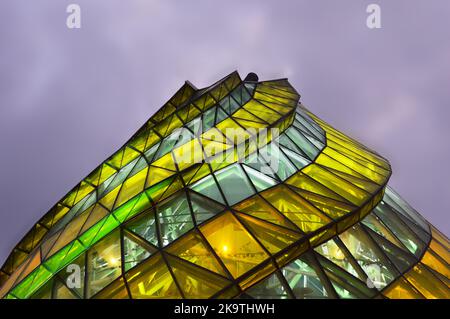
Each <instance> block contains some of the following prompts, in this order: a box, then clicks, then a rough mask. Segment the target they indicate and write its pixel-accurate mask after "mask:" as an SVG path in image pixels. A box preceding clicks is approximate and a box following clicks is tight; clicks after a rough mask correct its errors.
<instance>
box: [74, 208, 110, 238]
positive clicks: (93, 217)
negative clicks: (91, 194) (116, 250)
mask: <svg viewBox="0 0 450 319" xmlns="http://www.w3.org/2000/svg"><path fill="white" fill-rule="evenodd" d="M108 214H109V212H108V211H107V210H106V209H105V208H103V207H102V206H101V205H99V204H95V206H94V208H93V209H92V211H91V212H90V214H89V218H88V219H87V221H86V223H84V225H83V228H82V229H81V232H80V234H82V233H84V232H85V231H86V230H88V229H89V228H90V227H91V226H93V225H94V224H96V223H97V222H98V221H100V220H101V219H102V218H103V217H105V216H106V215H108Z"/></svg>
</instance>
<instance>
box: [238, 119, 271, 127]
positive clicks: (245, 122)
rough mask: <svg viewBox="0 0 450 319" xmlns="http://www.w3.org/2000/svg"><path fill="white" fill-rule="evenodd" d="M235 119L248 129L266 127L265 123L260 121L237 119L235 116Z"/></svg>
mask: <svg viewBox="0 0 450 319" xmlns="http://www.w3.org/2000/svg"><path fill="white" fill-rule="evenodd" d="M235 120H236V122H238V123H239V124H240V125H242V127H243V128H245V129H249V128H255V129H259V128H264V127H267V124H264V123H260V122H253V121H248V120H242V119H237V118H235Z"/></svg>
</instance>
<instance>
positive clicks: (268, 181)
mask: <svg viewBox="0 0 450 319" xmlns="http://www.w3.org/2000/svg"><path fill="white" fill-rule="evenodd" d="M243 167H244V170H245V171H246V172H247V175H248V177H249V178H250V180H251V181H252V183H253V185H254V186H255V187H256V189H257V190H258V192H261V191H263V190H266V189H268V188H269V187H272V186H274V185H276V184H278V182H277V181H276V180H274V179H273V178H270V177H269V176H267V175H264V174H262V173H260V172H258V171H257V170H255V169H253V168H251V167H249V166H247V165H243Z"/></svg>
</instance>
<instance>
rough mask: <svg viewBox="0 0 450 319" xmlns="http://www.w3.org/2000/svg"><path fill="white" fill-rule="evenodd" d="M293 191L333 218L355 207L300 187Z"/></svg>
mask: <svg viewBox="0 0 450 319" xmlns="http://www.w3.org/2000/svg"><path fill="white" fill-rule="evenodd" d="M295 192H296V193H297V194H299V195H300V196H302V197H303V198H305V199H306V200H307V201H308V202H310V203H311V204H313V205H314V206H315V207H317V208H318V209H320V210H321V211H322V212H324V213H325V214H327V216H329V217H331V218H333V219H337V218H340V217H342V216H344V215H345V214H347V213H349V212H351V211H353V210H354V209H355V207H354V206H352V205H349V204H346V203H343V202H340V201H337V200H334V199H331V198H328V197H323V196H320V195H317V194H314V193H310V192H307V191H304V190H301V189H295Z"/></svg>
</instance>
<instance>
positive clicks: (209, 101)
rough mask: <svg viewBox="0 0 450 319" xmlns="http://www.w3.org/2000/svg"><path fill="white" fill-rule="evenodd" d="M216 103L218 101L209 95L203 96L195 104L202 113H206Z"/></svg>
mask: <svg viewBox="0 0 450 319" xmlns="http://www.w3.org/2000/svg"><path fill="white" fill-rule="evenodd" d="M215 103H216V101H215V100H214V99H213V98H212V96H211V95H209V94H204V95H202V96H201V97H200V98H199V99H198V100H196V101H195V102H194V104H195V106H197V107H198V108H199V109H200V110H202V111H206V110H207V109H209V108H210V107H211V106H213V105H214V104H215Z"/></svg>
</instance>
